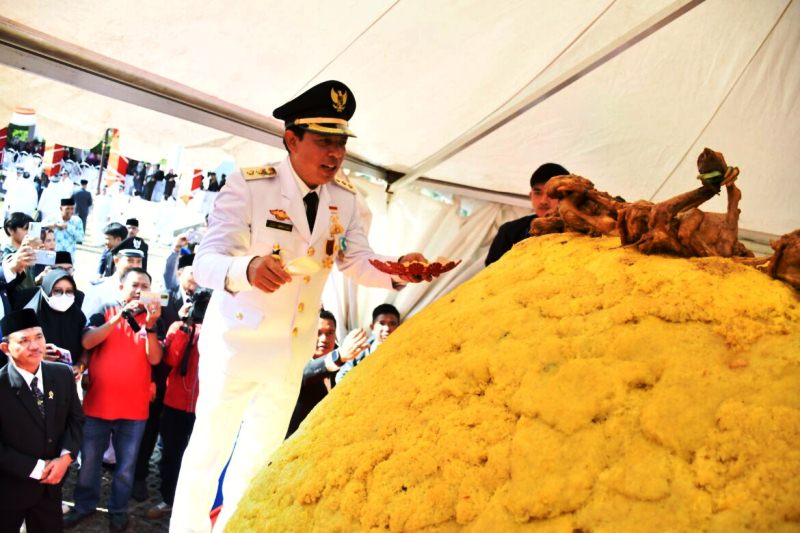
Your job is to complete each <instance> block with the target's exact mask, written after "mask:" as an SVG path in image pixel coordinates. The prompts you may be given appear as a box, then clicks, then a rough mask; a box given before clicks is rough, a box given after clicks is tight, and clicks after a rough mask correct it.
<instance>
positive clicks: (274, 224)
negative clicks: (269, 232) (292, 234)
mask: <svg viewBox="0 0 800 533" xmlns="http://www.w3.org/2000/svg"><path fill="white" fill-rule="evenodd" d="M267 227H268V228H275V229H279V230H282V231H292V227H293V226H292V225H291V224H287V223H286V222H278V221H277V220H267Z"/></svg>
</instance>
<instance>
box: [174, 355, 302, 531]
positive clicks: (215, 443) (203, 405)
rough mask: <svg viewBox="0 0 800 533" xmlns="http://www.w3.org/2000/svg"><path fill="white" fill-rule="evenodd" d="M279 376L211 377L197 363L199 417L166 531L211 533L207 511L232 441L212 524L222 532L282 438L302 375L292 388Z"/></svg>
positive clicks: (179, 477)
mask: <svg viewBox="0 0 800 533" xmlns="http://www.w3.org/2000/svg"><path fill="white" fill-rule="evenodd" d="M282 377H283V376H280V377H279V378H278V379H275V380H274V382H264V381H252V380H243V379H236V378H232V377H230V376H226V375H225V374H220V373H217V374H216V375H213V376H209V375H204V373H203V372H202V363H201V371H200V396H199V397H198V400H197V409H196V417H197V418H196V420H195V423H194V429H193V430H192V436H191V438H190V439H189V445H188V447H187V448H186V452H185V453H184V455H183V462H182V463H181V470H180V475H179V476H178V487H177V490H176V493H175V503H174V505H173V509H172V518H171V520H170V524H169V530H170V532H172V533H187V532H192V533H201V532H202V533H207V532H209V531H211V520H210V518H209V512H210V510H211V506H212V505H213V503H214V497H215V496H216V492H217V480H218V479H219V475H220V473H221V472H222V469H223V468H224V467H225V462H226V461H227V460H228V457H230V453H231V450H232V449H233V448H234V442H235V443H236V448H235V450H234V452H233V456H232V457H231V462H230V465H229V466H228V470H227V472H226V473H225V480H224V481H223V485H222V493H223V498H224V500H223V506H222V512H221V513H220V515H219V517H218V518H217V521H216V524H215V526H214V530H215V531H223V530H224V529H225V525H226V523H227V522H228V520H229V519H230V518H231V516H232V515H233V513H234V511H236V507H237V505H238V503H239V500H240V499H241V498H242V496H243V495H244V492H245V490H246V489H247V487H248V485H249V484H250V481H251V479H252V478H253V476H255V474H257V473H258V472H259V471H260V470H261V468H262V467H263V466H264V465H265V464H266V463H267V461H268V460H269V457H270V456H271V455H272V453H273V452H274V451H275V450H276V449H277V448H278V447H279V446H280V445H281V443H282V442H283V438H284V436H285V435H286V429H287V428H288V426H289V420H290V418H291V416H292V410H293V409H294V405H295V402H296V401H297V394H298V390H299V383H300V379H301V376H298V380H297V386H296V387H295V386H293V385H292V384H287V383H286V381H285V380H284V379H281V378H282ZM240 425H241V431H240ZM237 432H238V433H239V437H238V439H237V438H236V435H237Z"/></svg>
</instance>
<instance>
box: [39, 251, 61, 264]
mask: <svg viewBox="0 0 800 533" xmlns="http://www.w3.org/2000/svg"><path fill="white" fill-rule="evenodd" d="M36 264H37V265H50V266H53V265H55V264H56V253H55V252H51V251H50V250H36Z"/></svg>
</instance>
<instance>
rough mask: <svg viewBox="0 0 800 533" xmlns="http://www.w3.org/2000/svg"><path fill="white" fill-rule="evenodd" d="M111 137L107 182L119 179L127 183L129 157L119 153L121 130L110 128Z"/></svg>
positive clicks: (109, 141) (122, 182)
mask: <svg viewBox="0 0 800 533" xmlns="http://www.w3.org/2000/svg"><path fill="white" fill-rule="evenodd" d="M110 130H111V138H110V139H109V140H108V165H107V166H106V183H112V182H114V181H119V182H120V183H121V184H122V185H124V184H125V174H127V173H128V158H127V157H125V156H124V155H122V154H120V153H119V130H118V129H117V128H110Z"/></svg>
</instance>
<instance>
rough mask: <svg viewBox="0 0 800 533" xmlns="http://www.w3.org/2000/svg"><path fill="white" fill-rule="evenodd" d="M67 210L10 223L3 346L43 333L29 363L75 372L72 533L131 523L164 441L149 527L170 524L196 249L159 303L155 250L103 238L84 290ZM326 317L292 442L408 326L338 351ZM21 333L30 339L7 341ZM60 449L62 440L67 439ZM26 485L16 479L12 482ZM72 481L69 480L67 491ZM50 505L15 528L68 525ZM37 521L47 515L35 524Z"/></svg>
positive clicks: (37, 472)
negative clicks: (98, 522) (103, 518)
mask: <svg viewBox="0 0 800 533" xmlns="http://www.w3.org/2000/svg"><path fill="white" fill-rule="evenodd" d="M60 204H61V205H60V210H59V214H60V217H59V219H57V220H54V221H53V222H52V223H40V224H37V223H35V222H33V218H32V217H31V216H30V215H28V214H26V213H22V212H12V213H10V214H9V215H8V217H7V218H6V220H5V222H4V231H5V234H6V236H7V240H8V242H7V244H6V245H5V246H4V247H3V248H2V266H3V268H2V277H0V297H2V301H3V307H2V310H0V313H2V315H3V316H4V320H5V322H8V323H9V324H10V325H8V326H6V324H5V322H4V323H3V325H2V328H3V329H2V335H3V338H4V339H5V342H6V344H7V345H8V346H12V347H13V346H16V345H17V344H19V342H17V343H16V344H15V342H14V340H15V339H16V338H18V337H19V338H22V339H25V338H27V336H29V335H31V332H32V331H35V332H36V333H35V334H36V335H39V332H41V333H40V334H41V339H42V343H41V347H38V348H37V347H36V346H33V345H27V346H26V350H25V352H26V357H28V358H29V359H30V358H31V354H33V355H35V354H37V353H38V354H39V355H40V356H41V360H42V361H43V363H42V368H50V367H53V365H52V364H51V363H61V364H62V365H64V367H69V368H70V369H71V376H72V378H73V379H72V383H73V389H74V392H75V393H76V398H78V399H79V400H78V401H79V405H78V408H77V409H76V408H72V407H71V409H72V410H73V411H76V412H75V413H72V415H70V416H74V420H72V419H71V420H68V422H69V423H68V426H69V428H70V430H69V431H70V434H69V435H70V438H76V436H77V439H76V440H77V444H76V445H74V446H73V448H74V449H70V450H69V451H70V453H68V454H67V455H66V457H67V458H68V459H69V462H71V461H72V460H77V461H79V464H80V468H79V469H78V471H77V479H76V482H75V489H74V494H72V498H73V499H74V502H75V505H74V507H72V508H71V509H70V510H69V511H68V512H67V513H66V514H65V515H64V518H63V523H64V527H65V528H71V527H74V526H76V525H77V524H78V523H80V522H81V521H82V520H83V519H84V518H86V517H88V516H90V515H92V514H93V513H94V512H95V509H96V508H97V507H98V505H101V504H102V503H105V506H106V507H107V508H108V510H109V522H110V527H111V528H112V529H113V530H117V531H121V530H124V529H126V527H127V524H128V522H129V516H128V502H129V499H130V498H132V497H133V498H135V499H137V500H139V501H143V500H145V499H147V498H148V497H149V494H148V493H147V483H146V481H147V474H148V471H149V463H150V460H151V457H152V454H153V451H154V449H155V446H156V444H157V443H158V441H159V440H160V443H161V460H160V464H159V472H160V477H161V487H160V492H161V494H160V496H161V502H159V503H158V504H157V505H155V506H153V507H152V508H151V509H149V510H148V511H147V513H146V518H149V519H160V518H163V517H164V516H166V515H169V514H170V512H171V509H172V504H173V502H174V498H175V490H176V485H177V482H178V477H179V472H180V465H181V460H182V456H183V452H184V450H185V449H186V447H187V445H188V442H189V438H190V436H191V433H192V428H193V426H194V419H195V416H194V411H195V406H196V403H197V399H198V394H199V390H200V382H199V378H198V366H199V359H200V351H199V349H198V338H199V336H200V332H201V329H202V324H203V319H204V315H205V309H206V306H207V305H208V302H209V299H210V296H211V291H210V290H208V289H204V288H202V287H199V286H198V284H197V282H196V281H195V279H194V276H193V270H192V265H193V260H194V253H193V249H194V247H195V246H196V243H190V242H189V239H188V238H187V237H186V236H185V235H180V236H178V237H177V239H176V241H175V243H174V246H173V249H172V250H171V251H170V254H169V255H168V257H167V260H166V263H165V270H164V272H163V279H162V280H161V282H162V284H163V286H164V287H165V288H166V289H167V291H166V298H164V297H163V296H162V295H161V294H157V293H153V292H152V291H151V288H152V285H153V284H152V275H151V274H150V273H149V272H148V271H147V257H148V252H149V250H148V244H147V243H146V242H145V240H144V239H142V238H140V237H139V236H138V221H137V220H136V219H135V218H129V219H127V220H126V221H125V223H124V224H123V223H122V222H112V223H109V224H108V225H107V226H106V227H105V228H104V230H103V233H104V238H105V241H104V243H105V246H104V247H103V248H104V249H103V251H102V253H101V255H100V259H99V261H98V264H97V269H96V272H93V273H92V276H91V277H93V278H94V281H93V282H92V284H90V285H89V286H86V287H80V288H79V287H78V284H77V282H76V276H75V267H74V261H73V257H75V253H76V245H77V243H78V242H80V241H81V240H82V239H83V236H84V235H83V230H82V228H83V221H82V220H81V218H80V217H79V216H78V215H76V214H74V208H75V206H74V204H75V202H74V200H73V199H72V198H69V199H61V200H60ZM53 218H55V217H53ZM82 277H86V276H82ZM21 313H22V314H21ZM20 317H23V318H20ZM319 317H320V318H319V323H318V327H317V333H318V342H317V349H316V350H315V351H314V353H313V354H309V357H310V359H309V360H308V364H307V365H306V368H305V369H304V370H303V384H302V387H301V390H300V392H299V395H298V397H297V404H296V406H295V408H294V412H293V413H292V415H291V422H290V424H289V426H288V428H285V431H286V437H287V438H288V437H289V436H290V435H291V434H292V433H293V432H294V431H296V430H297V428H298V426H299V425H300V423H301V422H302V421H303V419H304V418H305V417H306V416H307V415H308V413H309V412H310V411H311V409H313V408H314V406H315V405H316V404H317V403H318V402H319V401H320V400H321V399H322V398H323V397H324V396H325V395H326V394H327V393H328V392H329V391H330V390H331V389H332V388H333V387H335V386H336V385H337V384H338V383H339V382H340V380H341V379H342V377H344V375H345V374H347V372H349V371H351V370H352V369H353V368H354V367H355V366H356V365H357V364H358V363H360V362H361V360H363V358H364V357H366V356H368V355H369V354H371V353H372V352H373V351H374V350H375V349H376V348H377V346H379V345H380V343H382V342H383V341H384V340H385V339H386V337H387V336H388V334H389V333H391V332H392V331H394V329H395V328H396V327H397V325H398V324H399V322H400V313H399V311H397V309H396V308H394V307H393V306H391V305H389V304H384V305H381V306H379V307H378V308H376V309H375V312H374V313H373V322H372V324H371V326H370V330H368V331H365V330H362V329H356V330H354V331H352V332H350V333H349V334H348V335H347V336H346V337H345V338H344V339H343V341H342V342H341V345H340V344H338V343H337V341H336V318H335V317H334V316H333V314H331V313H330V312H328V311H325V310H321V311H320V314H319ZM15 321H17V322H19V323H20V324H23V325H27V326H30V327H26V328H21V329H19V330H17V332H16V333H14V334H12V335H10V333H12V332H13V331H12V330H13V329H14V328H15V326H13V324H16V323H17V322H15ZM6 328H10V329H6ZM23 334H24V335H23ZM23 344H24V342H23ZM0 347H2V346H0ZM4 352H5V353H6V354H8V356H9V359H8V361H9V364H5V361H3V365H5V366H3V365H0V366H3V371H4V372H6V373H7V374H10V375H15V373H17V374H19V375H23V376H24V375H26V374H25V371H24V369H23V367H22V366H21V365H22V364H23V363H21V362H18V361H17V360H16V359H15V358H14V357H15V356H14V355H13V350H12V349H10V348H8V347H7V348H4ZM54 368H55V367H54ZM12 369H13V370H12ZM34 373H35V372H34ZM0 379H2V378H0ZM40 383H41V381H40ZM45 385H47V379H45ZM78 411H80V413H79V414H78ZM76 420H80V424H79V426H82V431H80V427H79V428H78V429H76V428H75V426H74V424H75V423H76V422H75V421H76ZM65 427H66V426H65ZM3 430H5V425H4V427H3ZM57 438H59V439H62V440H63V435H62V436H59V437H57ZM2 439H3V440H2V442H3V446H4V447H5V446H7V445H9V444H11V441H7V440H6V437H5V435H3V436H2ZM4 449H5V448H4ZM60 452H61V450H56V451H55V452H52V453H47V454H45V455H36V454H34V455H36V459H37V465H38V461H39V460H41V461H42V462H43V463H46V464H49V461H52V460H54V458H56V457H60V455H57V456H53V457H50V456H48V455H53V453H57V454H60ZM17 453H23V454H25V453H31V451H30V450H27V449H25V450H18V451H17ZM39 453H41V452H39ZM5 454H6V452H5V451H0V483H2V482H3V480H4V479H5V478H7V477H8V476H9V475H11V474H10V473H9V472H7V471H5V470H4V467H3V466H2V465H3V464H4V460H5V456H4V455H5ZM68 459H64V460H63V462H67V460H68ZM104 463H106V465H108V464H113V465H114V467H113V468H114V470H113V480H112V483H111V495H110V498H109V501H108V502H100V480H101V472H102V468H103V464H104ZM68 464H69V463H67V465H68ZM19 474H20V473H19V472H18V471H17V472H16V473H15V474H14V475H15V476H17V477H19ZM63 475H64V473H63V472H61V473H60V476H59V478H58V479H59V480H61V478H62V477H63ZM24 477H26V478H28V479H32V480H39V481H40V482H41V480H43V479H46V478H47V476H46V474H43V472H42V469H41V468H38V467H37V468H35V469H33V468H32V469H30V470H29V471H27V472H25V476H24ZM50 479H55V478H50ZM9 483H10V480H9ZM29 484H30V483H29ZM57 486H58V484H57ZM51 492H52V491H51ZM48 495H49V496H48V497H54V496H53V495H52V494H49V493H48ZM59 502H60V500H59ZM42 505H43V507H42V508H41V509H39V508H37V509H34V510H33V511H32V513H33V514H25V515H24V516H23V515H19V516H17V515H14V516H15V518H14V519H15V520H17V519H19V520H18V521H20V522H21V521H22V520H23V519H25V520H26V521H27V524H28V531H36V527H37V526H36V524H38V523H40V522H39V521H40V520H41V524H45V525H48V527H50V525H52V524H53V523H55V522H53V521H52V520H53V518H52V517H49V518H48V516H47V515H48V513H50V514H52V513H53V512H55V511H54V509H57V510H58V513H61V505H60V503H59V505H58V506H55V505H53V502H47V503H46V504H45V503H43V504H42ZM40 512H42V513H44V515H43V516H38V513H40ZM59 516H60V515H59ZM0 529H2V528H0ZM44 530H46V531H52V530H53V529H44Z"/></svg>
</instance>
